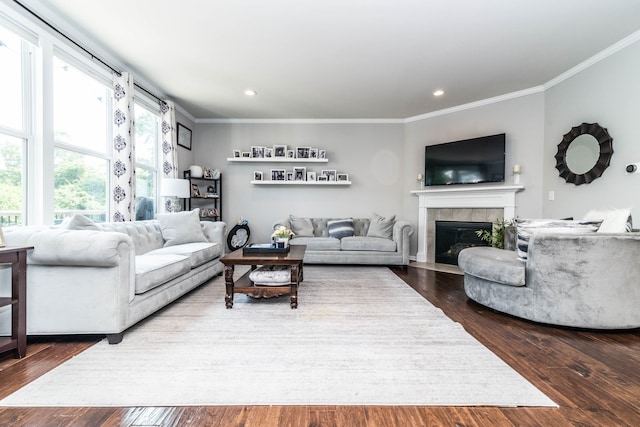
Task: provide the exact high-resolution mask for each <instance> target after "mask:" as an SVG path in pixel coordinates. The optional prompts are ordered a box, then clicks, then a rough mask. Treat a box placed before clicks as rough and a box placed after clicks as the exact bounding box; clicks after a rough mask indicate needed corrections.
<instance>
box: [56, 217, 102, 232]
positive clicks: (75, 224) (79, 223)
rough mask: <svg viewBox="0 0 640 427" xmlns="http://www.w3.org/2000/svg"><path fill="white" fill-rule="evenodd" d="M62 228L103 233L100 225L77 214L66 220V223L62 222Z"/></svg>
mask: <svg viewBox="0 0 640 427" xmlns="http://www.w3.org/2000/svg"><path fill="white" fill-rule="evenodd" d="M60 228H66V229H67V230H96V231H102V228H101V227H100V226H99V225H98V224H96V223H95V222H93V221H91V220H90V219H89V218H87V217H86V216H84V215H80V214H75V215H74V216H72V217H70V218H66V219H65V220H64V221H62V224H60Z"/></svg>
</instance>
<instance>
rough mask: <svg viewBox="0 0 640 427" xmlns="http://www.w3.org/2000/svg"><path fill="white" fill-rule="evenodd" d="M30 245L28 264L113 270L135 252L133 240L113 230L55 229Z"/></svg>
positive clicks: (31, 241) (36, 234) (38, 235)
mask: <svg viewBox="0 0 640 427" xmlns="http://www.w3.org/2000/svg"><path fill="white" fill-rule="evenodd" d="M28 244H29V245H31V246H33V247H34V249H33V250H32V251H31V252H30V253H29V255H28V258H27V262H28V263H29V264H40V265H69V266H71V265H73V266H85V267H113V266H116V265H119V264H120V263H121V260H122V258H123V257H127V260H129V257H130V254H132V253H134V251H135V246H134V244H133V240H131V237H129V236H128V235H126V234H124V233H118V232H111V231H95V230H66V229H51V230H46V231H42V232H39V233H35V234H33V235H31V237H29V239H28Z"/></svg>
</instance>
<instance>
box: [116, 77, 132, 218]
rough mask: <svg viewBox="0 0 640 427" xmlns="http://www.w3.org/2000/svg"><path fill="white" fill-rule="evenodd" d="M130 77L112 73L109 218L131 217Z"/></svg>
mask: <svg viewBox="0 0 640 427" xmlns="http://www.w3.org/2000/svg"><path fill="white" fill-rule="evenodd" d="M133 92H134V88H133V77H132V76H131V75H130V74H129V73H122V75H120V76H118V75H115V74H114V76H113V101H114V102H113V169H112V171H111V173H112V175H113V176H112V177H111V220H112V221H132V220H133V219H134V218H135V206H136V204H135V199H136V191H135V189H136V173H135V139H134V138H135V131H134V117H135V116H134V111H133V108H134V105H133V100H134V97H133Z"/></svg>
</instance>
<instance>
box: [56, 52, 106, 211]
mask: <svg viewBox="0 0 640 427" xmlns="http://www.w3.org/2000/svg"><path fill="white" fill-rule="evenodd" d="M53 67H54V68H53V104H54V108H53V123H54V169H53V173H54V215H55V221H56V222H60V221H62V220H63V219H64V218H66V217H68V216H72V215H73V214H76V213H81V214H83V215H85V216H87V217H89V218H91V219H93V220H94V221H99V222H104V221H106V220H107V217H108V212H109V203H108V200H109V199H108V184H109V181H108V179H109V178H108V177H109V173H108V171H109V167H110V159H111V154H110V152H109V151H108V150H107V147H108V144H107V141H108V140H109V135H110V134H111V132H110V127H109V126H108V124H109V123H110V120H109V118H110V117H111V88H109V87H108V86H106V85H105V84H103V83H101V82H99V81H97V80H95V79H94V78H92V77H90V76H89V75H88V74H86V73H85V72H83V71H81V70H80V69H78V68H76V67H74V66H73V65H71V64H69V62H68V61H65V60H63V59H61V58H58V57H55V58H54V61H53Z"/></svg>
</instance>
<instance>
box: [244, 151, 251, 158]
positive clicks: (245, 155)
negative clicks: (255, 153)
mask: <svg viewBox="0 0 640 427" xmlns="http://www.w3.org/2000/svg"><path fill="white" fill-rule="evenodd" d="M242 158H243V159H249V158H251V153H250V152H249V151H243V152H242Z"/></svg>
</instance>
